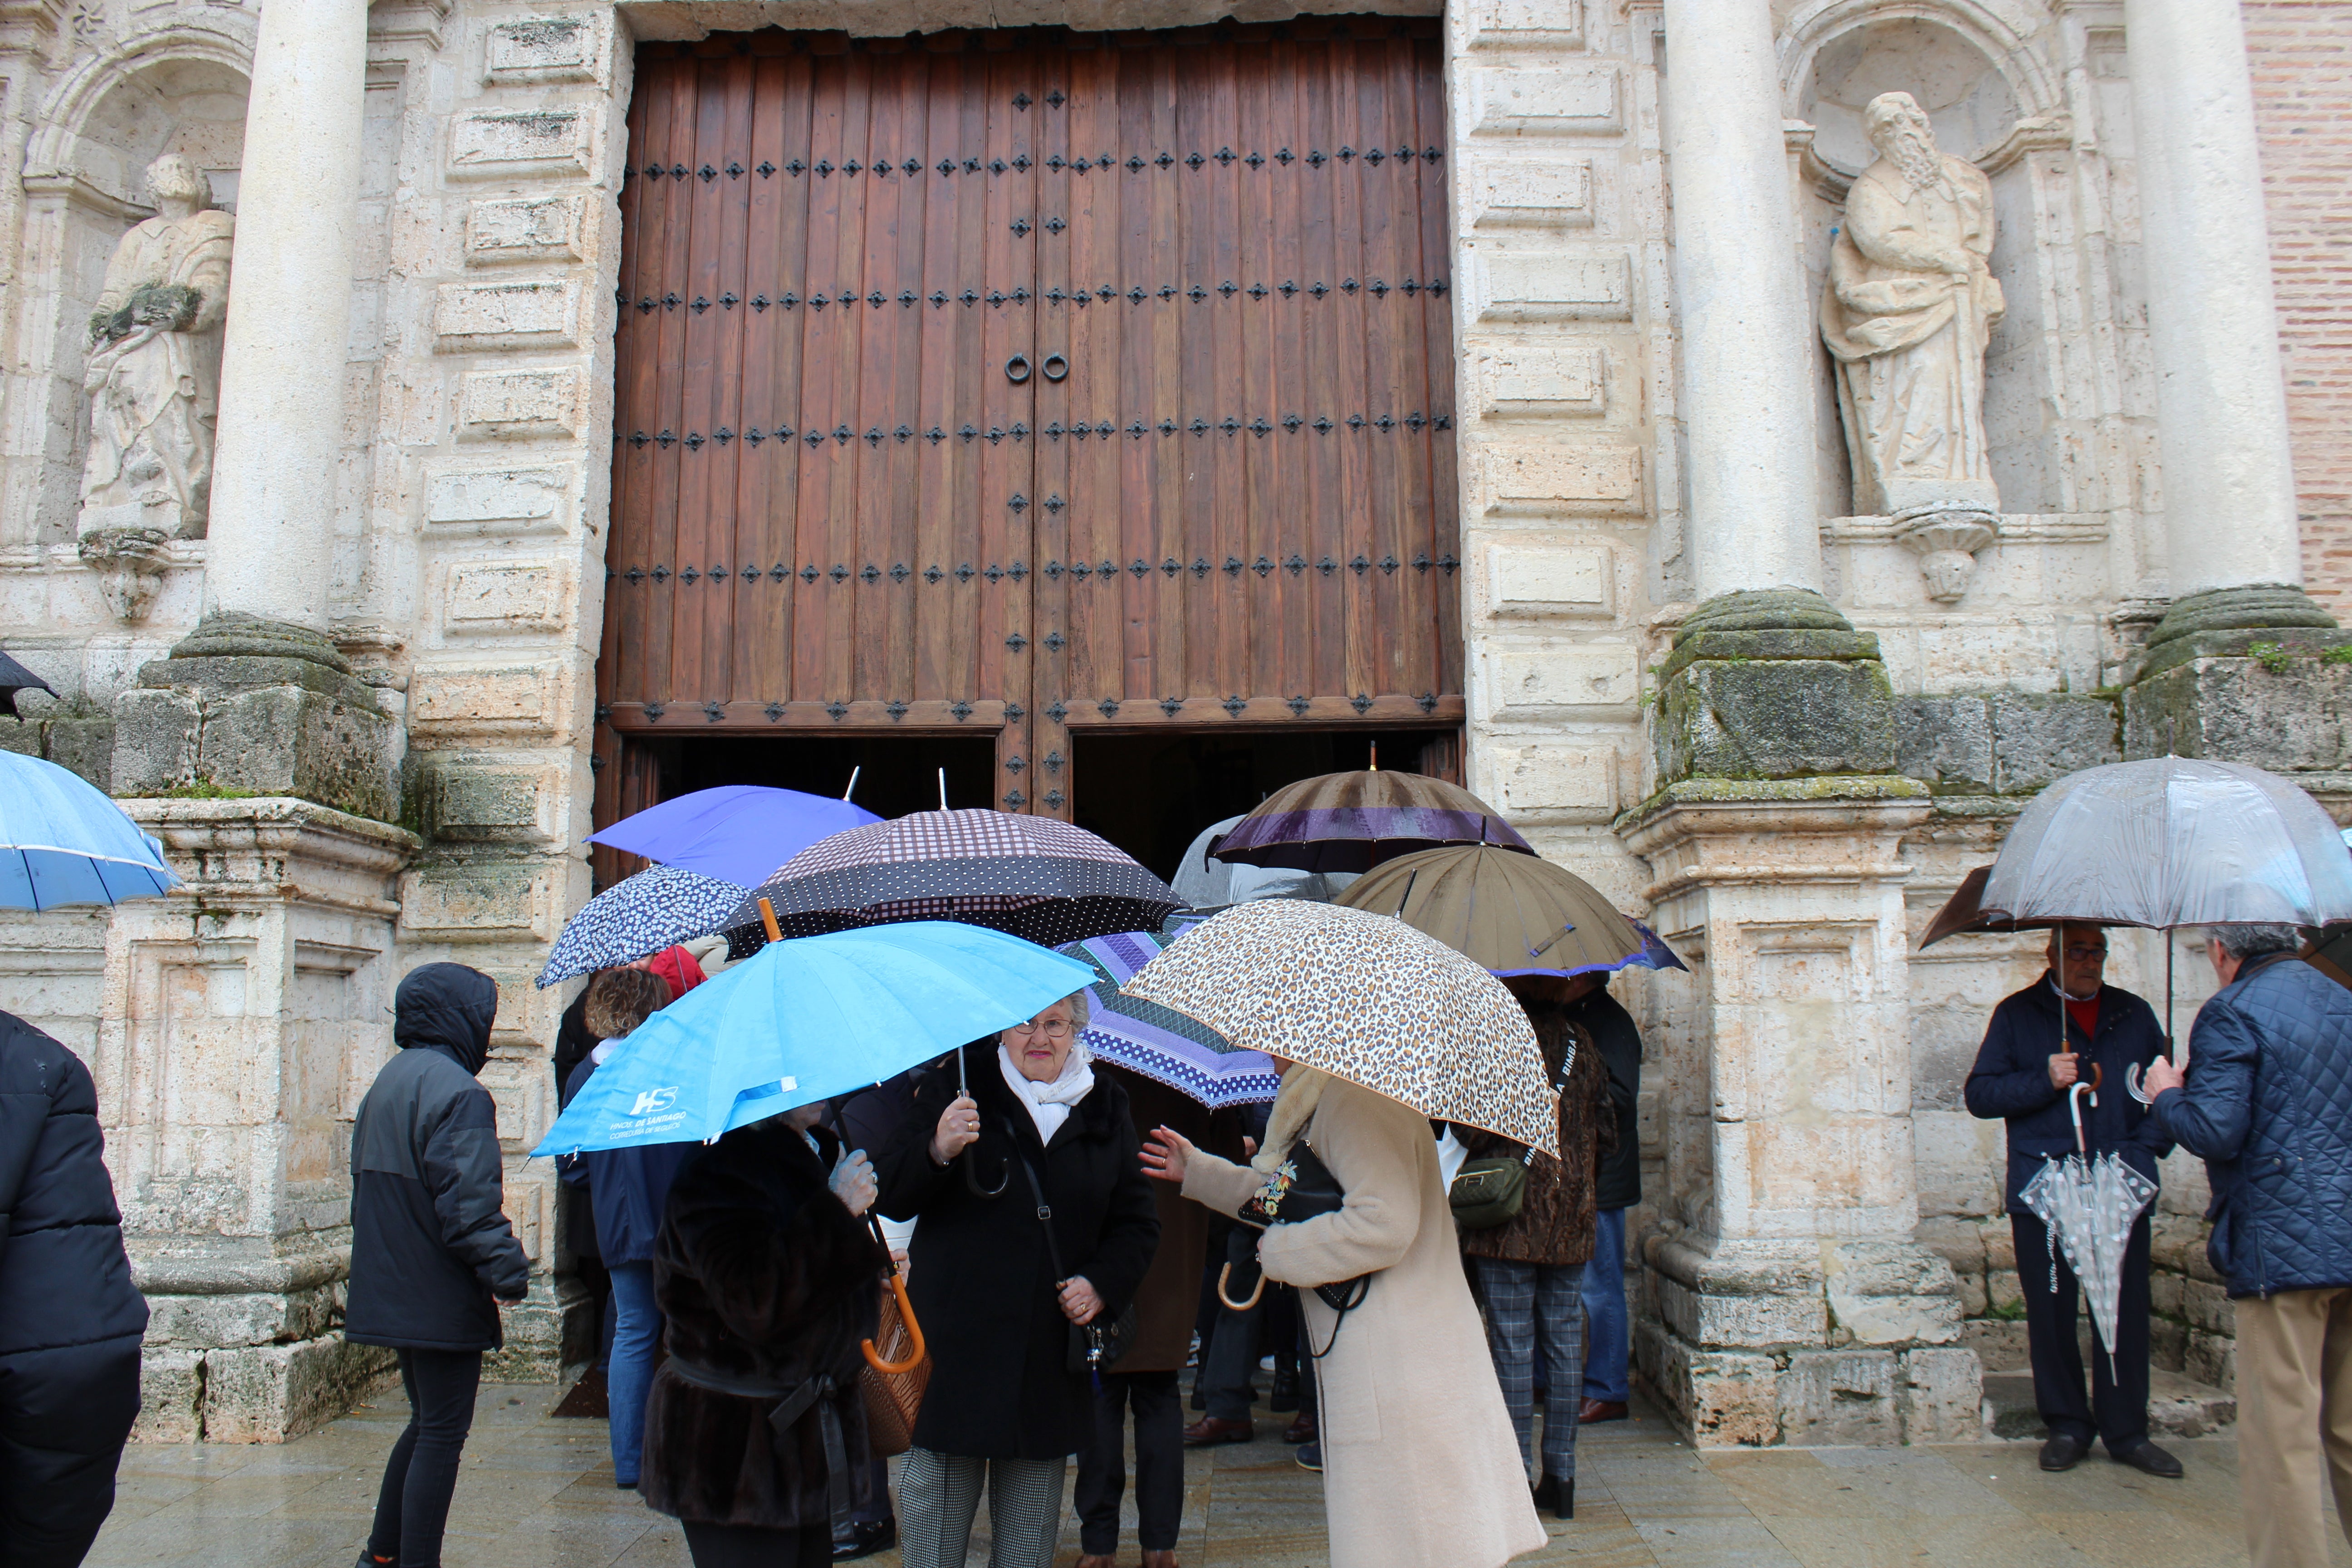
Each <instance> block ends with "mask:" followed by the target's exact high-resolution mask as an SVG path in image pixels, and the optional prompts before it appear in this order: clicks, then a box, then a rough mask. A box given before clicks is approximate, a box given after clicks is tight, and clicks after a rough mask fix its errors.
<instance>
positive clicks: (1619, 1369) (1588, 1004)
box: [1567, 973, 1642, 1425]
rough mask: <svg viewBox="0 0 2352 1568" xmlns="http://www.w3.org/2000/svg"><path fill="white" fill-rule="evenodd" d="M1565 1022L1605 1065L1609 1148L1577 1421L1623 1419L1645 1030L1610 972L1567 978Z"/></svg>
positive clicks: (1588, 1286) (1588, 1290)
mask: <svg viewBox="0 0 2352 1568" xmlns="http://www.w3.org/2000/svg"><path fill="white" fill-rule="evenodd" d="M1569 984H1570V997H1569V1002H1568V1009H1567V1010H1568V1021H1569V1022H1570V1023H1571V1024H1573V1025H1575V1026H1577V1027H1579V1028H1580V1029H1582V1030H1583V1031H1584V1033H1585V1036H1586V1037H1588V1038H1589V1039H1591V1041H1592V1043H1593V1045H1594V1046H1595V1047H1597V1048H1598V1049H1599V1050H1600V1052H1601V1066H1602V1067H1604V1068H1608V1069H1609V1114H1610V1117H1611V1118H1612V1121H1615V1123H1616V1127H1617V1141H1616V1143H1615V1144H1614V1146H1612V1147H1608V1148H1606V1149H1604V1151H1603V1152H1602V1154H1601V1177H1600V1180H1599V1182H1598V1183H1597V1184H1595V1187H1594V1190H1593V1202H1594V1205H1595V1208H1596V1210H1597V1212H1596V1214H1595V1215H1594V1216H1593V1227H1592V1260H1591V1262H1589V1263H1587V1264H1586V1265H1585V1266H1584V1284H1583V1289H1582V1291H1581V1294H1582V1295H1583V1297H1584V1316H1585V1348H1584V1404H1583V1405H1582V1407H1581V1408H1580V1410H1579V1411H1578V1414H1577V1419H1578V1420H1579V1421H1580V1422H1582V1423H1585V1424H1587V1425H1589V1424H1591V1423H1592V1422H1595V1421H1622V1420H1624V1419H1625V1418H1626V1416H1627V1415H1630V1414H1631V1410H1630V1409H1629V1402H1630V1401H1631V1400H1632V1399H1633V1388H1632V1385H1631V1384H1630V1383H1629V1382H1628V1378H1627V1363H1628V1361H1629V1360H1630V1359H1631V1356H1632V1352H1633V1331H1632V1326H1631V1324H1630V1323H1629V1321H1627V1314H1626V1310H1625V1211H1626V1210H1627V1209H1629V1208H1632V1207H1633V1205H1635V1204H1638V1203H1640V1202H1641V1201H1642V1135H1641V1131H1640V1130H1639V1129H1638V1128H1637V1127H1636V1125H1635V1121H1634V1111H1633V1106H1634V1102H1635V1100H1638V1099H1639V1098H1640V1097H1641V1093H1642V1031H1641V1030H1639V1029H1637V1028H1635V1027H1634V1026H1633V1015H1632V1014H1630V1013H1628V1012H1626V1011H1625V1009H1624V1007H1623V1006H1622V1005H1620V1004H1619V1003H1618V1000H1617V998H1615V997H1614V996H1612V995H1611V994H1609V976H1608V975H1606V974H1602V973H1591V974H1580V975H1577V976H1576V977H1575V978H1574V979H1573V980H1571V981H1570V983H1569Z"/></svg>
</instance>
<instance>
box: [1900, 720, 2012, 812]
mask: <svg viewBox="0 0 2352 1568" xmlns="http://www.w3.org/2000/svg"><path fill="white" fill-rule="evenodd" d="M1895 767H1896V768H1897V769H1899V770H1900V771H1901V772H1903V773H1907V774H1909V775H1910V776H1911V777H1913V778H1915V779H1920V780H1924V781H1925V782H1926V783H1927V785H1928V787H1929V788H1931V789H1934V790H1936V791H1937V792H1938V793H1947V792H1949V793H1957V794H1963V795H1976V794H1990V793H1991V791H1992V778H1993V760H1992V715H1991V714H1990V711H1988V710H1987V707H1986V704H1985V700H1984V699H1983V698H1981V697H1902V698H1897V699H1896V700H1895Z"/></svg>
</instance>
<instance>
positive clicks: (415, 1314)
mask: <svg viewBox="0 0 2352 1568" xmlns="http://www.w3.org/2000/svg"><path fill="white" fill-rule="evenodd" d="M498 1011H499V988H498V984H497V983H496V982H494V981H493V980H491V979H490V977H489V976H488V975H487V974H484V973H481V972H479V971H478V970H473V969H468V968H467V967H466V966H465V965H464V964H462V963H427V964H425V965H423V966H421V967H419V968H416V969H413V970H411V971H409V973H408V975H407V977H406V978H405V979H404V980H402V981H401V983H400V990H399V992H398V993H397V994H395V995H394V998H393V1015H394V1016H393V1026H392V1037H393V1040H394V1043H395V1044H396V1045H398V1046H399V1047H401V1048H400V1051H399V1054H398V1055H396V1056H394V1058H392V1060H390V1061H389V1062H386V1063H385V1064H384V1067H383V1071H382V1072H380V1073H378V1074H376V1075H375V1082H374V1083H373V1084H372V1085H370V1086H369V1088H368V1092H367V1098H366V1099H365V1100H362V1101H361V1102H360V1113H359V1116H358V1119H357V1120H356V1121H353V1122H352V1283H351V1298H350V1301H349V1303H348V1304H347V1305H346V1306H345V1308H344V1309H343V1335H344V1337H345V1338H346V1339H349V1340H352V1341H354V1342H358V1343H360V1344H363V1345H398V1346H405V1347H409V1348H412V1349H418V1350H445V1351H486V1350H496V1349H497V1348H498V1347H499V1345H500V1344H502V1343H504V1337H503V1335H502V1334H501V1333H500V1331H499V1309H498V1301H497V1300H495V1299H494V1298H496V1299H503V1300H519V1299H520V1297H521V1296H522V1294H523V1292H524V1291H526V1290H527V1289H530V1262H529V1261H528V1260H527V1259H526V1258H524V1257H523V1251H522V1244H521V1243H520V1242H519V1241H517V1240H516V1239H515V1235H514V1229H513V1227H512V1226H509V1225H508V1224H507V1216H506V1214H505V1212H504V1210H503V1209H502V1208H501V1206H500V1205H501V1203H502V1201H503V1199H504V1196H505V1193H504V1186H505V1184H504V1171H503V1166H502V1164H501V1163H500V1161H499V1129H498V1110H497V1107H496V1106H495V1105H493V1104H492V1102H491V1100H490V1092H489V1090H488V1089H484V1088H483V1087H482V1086H481V1085H480V1084H478V1083H477V1082H475V1081H474V1075H475V1074H476V1073H478V1072H479V1071H481V1070H482V1063H483V1062H485V1061H487V1060H488V1058H489V1054H490V1022H491V1020H492V1019H494V1018H495V1017H497V1016H498Z"/></svg>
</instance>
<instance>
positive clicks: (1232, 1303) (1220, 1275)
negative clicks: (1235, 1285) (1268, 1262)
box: [1217, 1263, 1265, 1312]
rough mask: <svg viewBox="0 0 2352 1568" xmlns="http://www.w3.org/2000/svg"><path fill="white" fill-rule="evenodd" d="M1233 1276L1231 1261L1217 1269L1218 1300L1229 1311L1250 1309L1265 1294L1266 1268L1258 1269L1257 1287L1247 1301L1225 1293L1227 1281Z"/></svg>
mask: <svg viewBox="0 0 2352 1568" xmlns="http://www.w3.org/2000/svg"><path fill="white" fill-rule="evenodd" d="M1233 1277H1234V1266H1233V1265H1232V1264H1230V1263H1228V1264H1226V1265H1225V1266H1224V1267H1223V1268H1220V1269H1218V1270H1217V1300H1219V1301H1221V1302H1223V1304H1224V1307H1225V1310H1227V1311H1229V1312H1246V1311H1249V1310H1252V1309H1253V1308H1255V1306H1256V1305H1257V1302H1258V1298H1259V1297H1261V1296H1263V1295H1265V1269H1263V1268H1261V1269H1259V1270H1258V1271H1257V1287H1256V1289H1253V1290H1252V1291H1251V1292H1250V1294H1249V1300H1246V1301H1236V1300H1234V1299H1233V1298H1232V1297H1231V1296H1228V1295H1226V1294H1225V1281H1226V1280H1228V1279H1232V1278H1233Z"/></svg>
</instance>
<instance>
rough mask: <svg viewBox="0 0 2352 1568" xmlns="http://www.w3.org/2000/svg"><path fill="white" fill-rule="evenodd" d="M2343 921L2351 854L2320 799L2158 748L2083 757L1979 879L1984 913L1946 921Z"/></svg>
mask: <svg viewBox="0 0 2352 1568" xmlns="http://www.w3.org/2000/svg"><path fill="white" fill-rule="evenodd" d="M1968 890H1969V889H1968V888H1967V885H1966V884H1963V887H1962V892H1963V893H1965V892H1967V891H1968ZM1958 896H1959V895H1955V897H1956V898H1958ZM2347 918H2352V856H2347V855H2346V854H2345V852H2344V847H2343V843H2342V840H2341V839H2340V837H2338V834H2337V831H2336V824H2335V823H2334V822H2332V821H2330V820H2329V818H2328V816H2327V813H2326V812H2325V811H2324V810H2322V809H2321V808H2320V805H2319V803H2318V802H2317V801H2315V800H2313V799H2312V798H2311V796H2309V795H2305V793H2304V792H2303V791H2302V790H2300V789H2297V788H2296V787H2295V786H2294V784H2289V783H2288V782H2287V781H2286V780H2284V779H2283V778H2279V777H2277V776H2275V775H2274V774H2271V773H2264V772H2263V771H2262V770H2261V769H2260V768H2250V767H2245V766H2242V765H2241V764H2239V763H2207V762H2196V761H2191V760H2189V759H2187V758H2182V757H2160V758H2157V759H2154V760H2151V761H2148V762H2142V763H2114V764H2112V765H2110V766H2107V767H2102V768H2086V769H2084V771H2083V772H2081V773H2070V774H2069V775H2067V776H2066V777H2065V778H2063V779H2060V780H2059V781H2058V782H2057V783H2056V784H2052V785H2051V786H2050V787H2049V788H2048V789H2045V790H2043V791H2042V793H2041V794H2040V795H2037V796H2035V797H2034V800H2033V803H2032V805H2029V806H2027V807H2026V808H2025V810H2024V812H2023V814H2022V815H2021V816H2019V817H2018V819H2017V826H2015V827H2013V828H2011V829H2010V833H2009V837H2008V838H2007V840H2006V841H2004V842H2003V843H2002V845H2001V847H2000V858H1997V859H1996V860H1995V861H1994V862H1993V865H1992V869H1991V871H1990V873H1989V874H1988V875H1987V876H1986V878H1985V879H1984V881H1983V883H1982V884H1981V890H1980V891H1979V894H1978V912H1977V915H1976V917H1975V919H1976V920H1977V921H1979V923H1978V924H1976V925H1973V926H1970V925H1968V924H1966V923H1965V922H1959V923H1955V924H1953V925H1952V926H1951V928H1950V929H1952V930H1961V929H1974V930H1989V929H1998V925H1997V922H2000V921H2008V922H2011V924H2012V925H2051V924H2055V923H2057V922H2058V921H2083V922H2084V923H2086V924H2099V925H2128V926H2152V927H2158V928H2169V927H2173V926H2185V925H2216V924H2231V923H2236V922H2242V921H2263V922H2275V923H2279V924H2284V925H2305V926H2315V925H2325V924H2326V923H2327V922H2328V921H2339V920H2345V919H2347ZM1945 923H1946V922H1945V921H1944V920H1943V918H1942V917H1941V916H1938V917H1937V922H1936V924H1937V925H1938V926H1941V925H1944V924H1945ZM1930 929H1931V931H1933V930H1934V928H1933V927H1931V928H1930ZM1948 934H1949V931H1940V932H1937V936H1941V935H1948Z"/></svg>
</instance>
